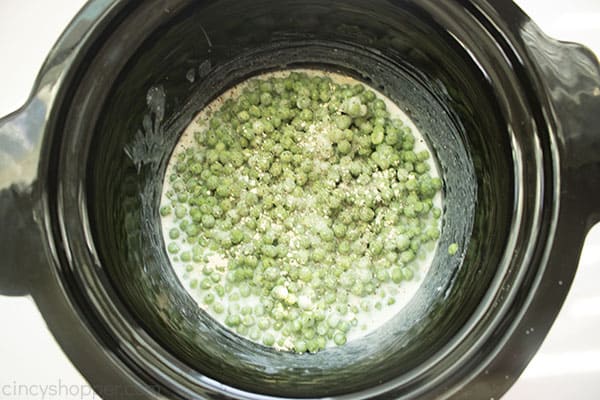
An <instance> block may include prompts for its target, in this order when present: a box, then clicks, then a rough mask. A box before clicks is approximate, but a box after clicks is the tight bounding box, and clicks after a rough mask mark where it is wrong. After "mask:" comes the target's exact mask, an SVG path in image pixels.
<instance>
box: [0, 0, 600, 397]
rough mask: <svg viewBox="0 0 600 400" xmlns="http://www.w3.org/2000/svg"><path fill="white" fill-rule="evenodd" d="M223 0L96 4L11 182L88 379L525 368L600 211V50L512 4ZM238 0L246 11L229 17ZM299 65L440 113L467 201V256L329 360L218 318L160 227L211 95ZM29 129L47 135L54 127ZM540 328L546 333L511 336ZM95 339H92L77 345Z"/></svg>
mask: <svg viewBox="0 0 600 400" xmlns="http://www.w3.org/2000/svg"><path fill="white" fill-rule="evenodd" d="M224 3H226V2H211V3H206V4H202V5H197V4H196V5H194V6H190V5H186V4H184V2H171V5H167V6H166V8H165V9H164V11H165V12H164V13H156V12H155V11H156V8H155V7H153V4H148V5H147V6H140V7H133V6H126V5H124V4H122V3H118V4H115V5H113V6H112V8H108V9H102V8H101V7H100V8H99V7H98V5H100V4H101V3H92V5H90V6H89V8H88V10H87V12H90V13H91V12H96V13H98V14H97V15H96V16H92V17H93V18H90V19H89V20H88V22H90V21H92V20H93V21H94V24H97V29H96V30H94V31H87V29H84V30H83V32H93V34H92V33H89V35H90V36H89V41H87V42H86V41H83V42H77V43H79V46H81V47H80V48H79V49H76V50H77V51H75V52H73V53H69V54H70V55H69V54H68V57H66V58H62V59H63V60H65V59H66V60H70V61H71V62H72V64H71V63H69V62H66V61H65V62H66V64H65V65H62V69H59V71H61V72H60V73H61V74H63V75H60V74H59V77H60V79H59V82H62V81H61V79H64V83H63V84H62V85H60V86H56V90H57V91H56V92H55V96H54V97H52V101H53V102H54V103H53V104H48V109H47V114H46V116H47V120H46V124H45V125H42V126H41V128H40V130H39V132H38V134H39V135H42V134H43V135H44V141H45V143H44V146H42V147H41V149H42V159H41V163H40V169H39V174H40V175H39V176H38V180H37V182H36V183H35V184H34V185H33V187H32V188H31V189H23V188H14V187H13V188H12V189H11V190H4V191H3V192H2V196H3V197H2V199H3V202H2V207H3V208H2V213H3V216H4V215H5V216H6V218H11V221H14V224H10V225H7V226H8V227H9V228H6V227H5V228H3V231H2V234H3V235H5V234H6V235H9V234H11V231H10V229H16V230H17V231H18V232H23V233H27V235H24V236H23V237H26V238H27V239H26V240H28V241H29V243H28V245H29V246H30V248H33V249H35V248H36V244H37V243H41V241H39V240H40V238H36V236H34V235H32V234H31V232H35V231H36V229H39V227H41V228H42V229H41V237H43V238H44V239H45V240H44V242H45V243H46V248H45V249H40V251H39V252H35V251H33V252H31V254H25V255H23V254H22V253H19V254H16V252H15V251H14V248H15V247H16V246H14V245H13V246H10V245H5V246H6V247H7V248H6V251H7V254H14V257H13V258H12V259H10V258H9V259H8V262H6V263H5V265H3V271H2V272H3V279H2V284H3V285H2V286H3V288H2V289H3V291H4V292H6V293H8V292H12V293H23V292H26V291H31V292H32V294H33V295H34V297H35V298H36V300H37V301H38V304H39V306H40V308H41V309H42V311H43V312H44V314H45V315H48V322H49V324H50V325H51V326H52V329H53V330H54V333H55V335H56V336H57V337H58V339H59V340H60V341H61V343H62V344H63V346H65V349H66V351H67V352H68V353H69V354H70V356H71V357H72V358H74V362H75V363H76V364H77V365H79V366H80V368H81V369H82V370H83V372H84V373H85V374H87V375H88V378H89V379H90V380H91V381H92V382H97V383H100V382H106V381H120V382H124V383H128V384H130V385H131V386H132V388H135V387H137V388H138V390H140V391H147V392H146V393H147V395H148V396H151V390H152V388H154V389H157V390H159V391H164V392H166V393H170V394H172V395H175V394H178V395H179V396H184V397H193V396H197V395H202V394H206V395H208V393H213V395H217V394H216V393H221V394H226V395H231V396H239V397H252V396H255V395H252V394H250V392H254V393H256V392H259V393H263V394H272V395H284V396H294V395H296V396H297V395H305V396H323V395H344V394H345V395H348V394H349V393H350V392H355V393H354V394H353V395H354V396H360V397H372V396H375V395H383V394H387V395H391V394H394V395H395V396H404V397H407V398H408V397H418V396H421V397H436V396H442V397H448V396H455V397H456V398H470V397H472V396H474V395H475V394H476V395H477V397H479V396H480V395H481V396H483V395H486V396H493V395H496V394H499V393H502V392H503V391H504V390H506V388H507V387H508V385H509V384H510V383H511V382H510V381H507V380H505V379H498V381H497V382H494V381H492V382H490V379H489V378H486V376H488V377H489V376H490V374H491V376H504V375H505V373H507V372H510V375H511V376H515V375H516V374H517V373H518V370H520V369H522V367H523V366H524V364H525V363H526V361H527V360H528V359H529V358H530V357H531V355H532V352H533V351H534V350H535V349H536V347H537V345H539V342H540V341H541V339H542V338H543V336H544V334H545V332H546V330H547V329H548V327H549V324H550V323H551V321H552V319H553V317H554V315H555V313H556V312H557V310H558V307H559V306H560V303H561V302H562V299H563V298H564V295H565V291H566V288H567V287H568V283H569V282H570V279H571V278H572V275H573V273H574V266H575V265H576V259H577V255H578V250H579V248H580V246H581V242H582V240H583V236H584V234H585V232H586V230H587V228H588V227H589V226H590V224H591V223H592V222H594V221H595V220H596V219H597V217H598V214H597V211H598V209H597V207H594V206H595V204H598V203H597V202H594V200H596V199H594V196H597V190H595V187H596V185H597V182H598V177H599V176H600V175H599V171H598V162H597V156H596V155H597V154H598V153H597V152H594V151H593V150H594V148H595V146H596V148H597V146H598V137H597V135H596V134H595V132H593V130H592V129H590V127H595V126H597V124H596V123H597V122H598V121H597V120H598V116H597V113H594V112H593V110H596V109H598V100H597V96H598V93H597V91H598V90H599V89H598V67H597V64H596V62H595V60H594V59H593V57H592V56H591V55H590V54H589V53H587V52H586V51H584V50H582V49H581V48H579V47H578V46H574V45H563V44H561V45H559V44H558V43H556V42H553V41H551V40H549V39H547V38H545V37H544V36H543V35H542V34H541V33H540V32H539V31H538V30H537V28H536V27H535V26H534V25H533V24H532V23H531V22H529V21H528V20H527V19H526V18H525V17H524V16H523V15H522V14H521V13H520V12H519V11H518V9H516V8H515V7H514V5H512V4H509V3H507V4H505V5H502V4H496V3H495V6H494V7H491V6H489V5H487V4H484V3H480V4H455V3H450V4H445V5H439V4H435V2H431V3H429V2H418V4H413V3H410V2H399V3H397V4H396V3H394V4H391V3H388V2H381V3H373V4H372V5H371V6H370V7H369V8H368V9H364V8H363V7H362V6H361V2H357V3H355V4H353V3H351V2H344V3H343V4H342V3H339V4H338V3H331V2H327V4H326V5H324V4H320V3H318V2H310V7H306V6H305V7H302V8H299V9H297V10H296V12H295V13H294V15H298V14H302V13H303V12H304V13H306V15H305V17H303V18H298V19H294V20H293V21H290V19H289V18H288V19H286V18H285V15H287V13H288V12H290V10H292V9H293V8H294V6H295V5H294V4H297V3H294V4H285V3H278V4H280V5H281V9H278V8H277V7H269V10H270V12H271V13H274V14H275V15H271V16H270V17H267V16H265V14H264V12H263V11H262V9H261V8H260V7H259V6H260V4H258V5H257V4H253V6H252V7H253V10H244V9H243V8H244V5H243V4H237V3H235V4H231V3H230V4H226V5H225V4H224ZM261 4H262V3H261ZM264 4H265V5H270V4H269V3H268V2H265V3H264ZM94 5H95V6H96V8H94ZM121 7H122V8H121ZM179 7H181V8H179ZM296 7H298V5H296ZM278 12H279V13H280V14H279V15H277V13H278ZM236 13H239V15H245V16H247V18H246V19H244V18H239V19H231V18H230V16H231V15H236ZM82 15H83V16H85V15H86V14H85V12H84V14H82ZM99 15H106V19H104V18H102V17H99ZM374 15H376V16H379V20H378V22H377V23H376V24H375V23H373V19H374V18H373V16H374ZM383 15H385V16H386V18H382V17H380V16H383ZM232 20H235V21H237V22H236V23H233V22H231V21H232ZM81 21H82V23H84V22H85V21H86V19H85V18H82V19H81V20H80V22H81ZM175 22H176V24H175ZM197 22H201V24H197ZM225 22H228V23H225ZM79 26H82V25H79ZM131 26H136V27H137V29H136V30H135V31H133V30H132V29H131ZM257 27H260V29H258V28H257ZM249 28H252V29H249ZM516 28H518V29H516ZM149 32H154V33H153V36H150V37H149V35H148V34H149ZM509 32H513V33H512V34H511V33H509ZM209 33H210V35H209ZM319 35H321V36H319ZM123 37H127V38H128V40H127V41H125V42H124V41H123V40H122V38H123ZM67 38H68V35H67ZM182 38H184V39H189V40H183V39H182ZM231 38H239V39H238V40H237V41H232V40H231ZM64 40H66V39H63V41H64ZM264 43H269V46H265V45H264ZM332 43H335V46H332ZM333 47H335V48H336V49H337V51H334V50H333V49H332V48H333ZM57 49H58V50H60V49H61V44H60V43H59V45H58V46H57ZM64 49H65V48H63V50H64ZM58 50H57V51H58ZM307 50H309V51H307ZM265 54H268V57H267V56H263V55H265ZM274 54H276V55H277V56H273V55H274ZM69 57H71V58H69ZM297 63H298V64H306V63H308V64H310V65H323V64H326V65H328V66H329V67H330V68H338V69H340V68H341V69H343V70H345V71H349V72H351V73H353V74H356V75H358V76H361V77H362V78H363V79H366V80H371V81H373V82H375V83H376V84H377V85H383V86H384V90H386V91H387V92H388V93H389V94H390V95H391V96H392V97H393V98H394V99H395V100H396V101H398V102H400V103H401V104H403V105H404V106H405V107H406V108H407V109H408V110H410V111H411V114H413V117H414V118H415V120H416V121H417V122H418V123H419V124H421V126H423V128H426V129H424V130H425V131H426V132H429V140H430V141H431V143H432V145H433V147H434V149H435V151H436V154H437V156H438V158H439V160H440V163H441V165H442V170H443V171H444V177H445V180H446V188H445V191H446V195H447V196H450V198H452V196H453V195H454V196H458V197H457V198H458V199H459V200H460V203H459V202H450V201H448V202H447V203H448V204H449V206H450V208H449V209H448V210H447V212H446V217H445V225H444V235H445V236H444V238H445V239H444V240H446V241H447V242H446V243H449V242H451V241H452V240H456V239H458V240H461V243H462V244H463V245H464V247H465V248H466V249H467V251H466V252H465V254H464V258H461V265H460V266H459V265H454V266H453V265H452V264H449V263H448V261H447V257H446V258H445V257H444V256H443V254H439V255H438V257H437V259H436V262H437V266H436V267H435V268H434V269H433V271H434V274H433V275H432V277H428V282H429V284H428V286H427V287H425V288H424V289H423V290H422V291H421V292H420V296H421V298H423V299H425V300H426V301H423V302H421V305H422V307H424V308H422V309H420V310H419V309H418V305H419V304H418V302H416V303H414V304H413V307H415V311H414V312H413V313H412V314H411V315H413V316H414V318H413V320H412V321H408V320H407V321H403V322H404V324H405V325H404V326H403V325H402V324H400V325H398V324H396V325H395V328H394V329H391V331H390V333H389V335H388V336H386V337H385V338H383V339H382V338H377V340H371V342H374V344H368V345H365V344H363V345H361V346H362V347H360V348H357V349H348V351H349V353H346V354H344V352H343V351H342V352H341V353H340V354H335V355H329V356H328V355H326V354H323V358H322V359H319V358H316V357H312V358H304V359H300V358H298V357H296V358H293V359H286V356H285V355H283V356H282V355H281V354H269V353H268V352H265V351H264V349H260V348H259V349H257V348H251V347H248V344H247V343H244V342H243V341H238V340H236V339H235V338H232V337H228V336H227V335H226V334H224V333H223V334H218V335H215V332H214V331H213V330H212V329H211V328H213V326H212V325H210V321H207V320H206V318H205V317H204V316H203V315H200V314H199V313H197V312H195V311H194V309H193V308H190V307H189V304H188V303H189V299H186V298H185V297H184V296H183V293H182V291H181V290H178V288H177V287H176V285H175V282H174V281H173V280H172V279H170V278H169V277H170V276H171V277H172V272H170V271H169V270H168V268H165V266H166V264H165V263H163V262H162V260H164V257H163V256H164V254H163V255H161V251H162V250H161V241H160V238H159V237H156V230H155V229H153V225H152V224H155V223H156V218H155V216H154V215H152V213H153V211H152V210H153V205H154V203H153V202H155V201H156V200H157V199H156V193H155V191H156V189H157V185H156V182H157V181H158V182H160V180H161V171H162V170H163V168H164V160H165V159H166V157H168V154H169V152H168V151H166V150H165V149H169V148H172V146H173V143H174V140H175V139H176V135H177V132H178V131H180V129H181V127H182V126H184V125H185V124H186V123H187V121H189V118H190V116H191V115H193V113H194V110H197V109H198V108H199V107H201V106H202V104H204V103H205V102H206V101H208V100H209V99H210V98H211V96H214V95H215V94H217V93H218V92H219V91H220V90H222V89H223V88H224V87H226V86H227V85H228V84H231V83H233V82H235V80H239V79H242V78H243V77H244V76H246V75H248V74H251V73H252V72H256V71H258V70H264V69H270V68H277V67H282V66H286V65H290V64H297ZM49 64H50V65H51V64H52V59H50V61H49ZM190 70H193V71H194V72H193V79H190V76H192V75H190V73H189V71H190ZM53 87H54V86H53ZM148 93H150V94H151V96H150V98H149V99H148V101H146V100H147V95H148ZM163 94H164V98H163ZM163 101H164V102H163ZM34 103H35V101H34ZM34 103H31V104H34ZM31 104H30V105H29V107H31ZM424 105H426V106H424ZM50 106H51V108H50ZM29 107H27V108H26V109H25V110H24V112H22V113H20V114H18V115H17V116H15V118H14V119H12V120H10V121H9V124H10V125H9V124H6V125H4V127H3V129H2V135H3V136H0V137H1V138H2V139H3V140H4V139H5V138H7V137H8V136H7V135H8V134H10V132H11V131H9V130H8V129H6V127H7V126H8V127H13V128H11V129H13V131H12V132H14V131H15V129H16V128H14V126H17V127H18V126H27V125H28V124H32V123H33V122H30V121H32V120H30V117H28V115H31V114H30V112H31V111H30V110H32V108H29ZM436 108H437V110H436ZM432 110H433V111H435V113H434V115H430V114H428V113H432ZM19 118H20V119H19ZM15 121H25V123H21V125H18V124H16V122H15ZM37 121H38V124H39V120H37ZM106 132H109V133H106ZM17 133H18V131H17ZM27 133H28V134H29V137H31V138H32V139H31V143H33V146H30V150H31V149H34V151H35V148H37V147H36V145H35V143H36V130H35V129H31V130H28V131H27ZM92 133H94V135H92ZM14 136H15V135H14V133H13V138H14ZM2 148H3V149H4V148H7V147H4V146H2ZM23 154H31V153H28V152H27V151H24V152H23ZM15 155H16V156H15V160H16V163H15V164H19V162H20V161H19V159H18V157H19V155H18V154H17V153H15ZM30 157H31V155H30ZM33 157H35V155H33ZM83 165H85V166H86V168H82V166H83ZM26 177H28V176H26ZM470 179H472V181H470ZM590 188H591V190H590ZM140 193H143V195H142V196H140V195H139V194H140ZM561 193H562V195H561ZM584 194H585V196H586V199H588V200H589V202H588V201H583V200H582V199H583V195H584ZM459 205H460V207H459ZM453 206H454V207H456V211H453V209H452V207H453ZM32 209H33V210H34V215H35V216H36V218H37V220H35V219H34V218H33V215H32V213H31V210H32ZM10 227H12V228H10ZM12 232H14V231H12ZM5 242H7V241H5ZM553 244H555V245H554V246H553ZM11 247H12V248H13V250H12V251H13V253H10V251H11ZM44 250H45V253H44V252H43V251H44ZM161 257H163V258H161ZM548 260H551V261H552V262H549V261H548ZM11 261H12V262H11ZM48 263H49V264H50V265H51V266H52V269H51V270H50V269H46V270H44V269H42V266H43V265H45V264H48ZM22 265H28V266H29V265H31V270H29V271H27V272H29V275H27V274H24V273H23V272H24V271H23V268H22V267H21V266H22ZM5 266H6V268H5ZM5 271H7V272H6V273H5ZM49 272H52V273H51V275H48V273H49ZM9 274H10V275H9ZM9 278H10V279H9ZM41 279H44V285H40V284H39V283H40V280H41ZM49 279H50V282H55V283H56V285H54V284H50V285H49V284H48V280H49ZM558 282H562V284H561V285H559V284H558ZM167 288H168V290H167ZM186 304H188V305H186ZM57 313H58V314H57ZM65 323H67V324H68V325H69V326H73V328H70V329H65V328H64V326H65ZM527 326H535V327H536V329H535V334H532V335H528V336H527V337H522V335H518V336H517V335H514V334H513V332H515V330H521V328H523V327H527ZM379 340H381V341H379ZM89 341H90V342H91V343H93V344H95V346H94V345H93V346H92V347H93V349H92V354H90V355H89V356H88V357H87V358H86V359H79V360H78V359H77V358H78V357H81V355H80V354H77V353H78V349H79V348H81V347H82V346H86V345H87V346H89V345H90V342H89ZM507 341H509V342H510V346H507V345H506V342H507ZM98 345H101V346H98ZM88 348H89V347H88ZM69 349H71V351H69ZM388 349H391V350H390V351H386V350H388ZM520 349H523V351H520ZM350 351H352V353H350ZM357 355H358V357H357ZM360 356H363V358H361V357H360ZM114 366H119V367H118V369H115V368H114ZM325 366H326V367H325ZM86 370H87V373H86ZM92 371H93V372H92ZM134 371H135V372H134ZM142 371H143V372H142ZM486 372H487V374H486ZM134 375H135V376H134ZM478 375H480V377H479V378H478ZM211 378H212V379H211ZM217 381H218V382H219V383H217ZM484 382H485V383H484ZM222 383H225V384H227V385H228V386H224V385H223V384H222ZM482 383H484V384H482ZM240 389H243V390H246V391H247V392H243V391H239V390H240Z"/></svg>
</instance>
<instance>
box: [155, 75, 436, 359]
mask: <svg viewBox="0 0 600 400" xmlns="http://www.w3.org/2000/svg"><path fill="white" fill-rule="evenodd" d="M199 122H200V123H203V128H202V129H201V130H199V131H197V132H195V134H194V139H195V143H194V144H193V145H192V146H190V147H189V148H187V149H185V150H183V151H181V152H180V153H179V154H177V155H176V156H175V157H176V158H175V160H174V163H173V164H172V165H173V167H172V168H170V171H169V173H168V176H167V179H168V183H169V185H168V188H169V189H168V190H167V191H166V193H165V196H164V199H165V200H164V201H163V204H162V205H161V208H160V214H161V215H162V216H163V217H164V218H170V219H172V221H173V222H174V225H173V226H174V227H173V228H172V229H170V231H169V232H168V236H169V237H168V238H165V239H167V242H168V244H167V251H168V253H169V256H170V258H171V260H172V261H174V262H175V264H177V265H180V266H181V268H185V271H186V274H192V273H196V275H194V276H198V278H194V279H191V280H190V282H189V286H190V289H191V290H192V291H196V292H197V294H198V296H197V297H198V299H199V300H198V301H199V303H201V306H202V307H203V308H204V309H205V310H206V311H207V312H208V313H209V314H210V315H212V316H213V317H214V318H215V319H217V320H218V321H221V322H222V323H224V324H225V325H226V326H227V327H228V328H230V329H231V330H233V331H235V332H236V333H238V334H239V335H241V336H243V337H246V338H248V339H250V340H253V341H255V342H258V343H262V344H264V345H265V346H272V347H275V348H277V349H280V350H291V351H295V352H298V353H304V352H307V351H308V352H317V351H319V350H321V349H324V348H325V347H327V346H331V345H343V344H344V343H346V341H347V335H348V332H349V331H350V330H352V329H358V328H357V325H358V323H359V322H360V315H361V313H366V312H369V311H370V310H373V309H376V310H381V309H382V308H383V307H388V306H390V305H392V304H394V302H395V299H394V294H395V293H396V291H394V290H393V289H392V290H390V289H389V287H392V288H393V287H394V286H398V285H401V284H402V282H403V281H407V280H411V279H412V278H413V274H414V268H415V265H416V260H417V259H418V258H419V257H420V258H423V257H424V254H425V253H426V252H427V251H428V250H431V249H432V248H433V247H434V245H435V242H436V241H437V239H438V238H439V235H440V231H439V218H440V215H441V210H440V209H439V208H438V207H435V206H434V204H433V198H434V196H435V195H436V194H437V193H438V192H439V191H440V188H441V186H442V182H441V180H440V179H439V178H435V177H432V176H431V174H430V171H429V170H430V164H429V163H428V162H427V160H428V159H429V157H430V155H429V153H428V152H427V151H420V152H415V151H414V146H415V137H414V136H413V135H412V133H411V130H410V129H409V128H408V127H407V126H405V125H404V124H403V123H402V121H401V120H398V119H394V118H391V117H390V114H389V112H388V110H387V107H386V104H385V102H384V101H383V100H382V99H380V98H378V97H377V95H376V94H375V93H374V92H373V91H371V90H369V89H368V88H366V87H365V86H364V85H362V84H338V83H335V82H333V81H332V80H331V79H330V78H329V77H326V76H312V75H310V76H309V75H307V74H305V73H300V72H290V73H288V74H285V75H282V76H279V77H270V78H268V79H259V78H254V79H251V80H249V81H247V82H246V83H245V86H244V88H243V90H242V91H241V94H239V96H238V97H236V98H230V99H228V100H226V101H225V102H224V103H223V104H222V105H221V106H220V107H219V108H217V109H215V110H214V112H212V114H211V115H210V116H209V118H208V120H205V121H199ZM215 260H220V262H215ZM190 276H191V275H190Z"/></svg>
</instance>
